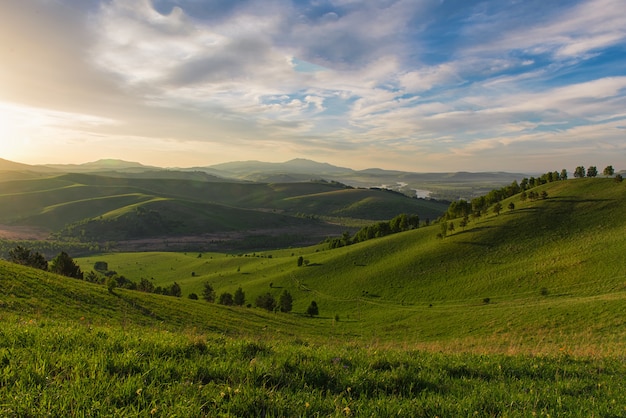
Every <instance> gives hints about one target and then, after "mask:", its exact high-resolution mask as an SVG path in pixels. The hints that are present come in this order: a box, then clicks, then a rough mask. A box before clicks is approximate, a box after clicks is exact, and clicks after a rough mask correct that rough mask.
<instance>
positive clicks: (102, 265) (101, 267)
mask: <svg viewBox="0 0 626 418" xmlns="http://www.w3.org/2000/svg"><path fill="white" fill-rule="evenodd" d="M93 269H94V270H96V271H100V272H105V271H108V270H109V264H108V263H107V262H106V261H96V262H95V263H94V264H93Z"/></svg>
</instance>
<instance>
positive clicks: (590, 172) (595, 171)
mask: <svg viewBox="0 0 626 418" xmlns="http://www.w3.org/2000/svg"><path fill="white" fill-rule="evenodd" d="M597 175H598V169H597V168H596V166H595V165H590V166H589V168H588V169H587V177H596V176H597Z"/></svg>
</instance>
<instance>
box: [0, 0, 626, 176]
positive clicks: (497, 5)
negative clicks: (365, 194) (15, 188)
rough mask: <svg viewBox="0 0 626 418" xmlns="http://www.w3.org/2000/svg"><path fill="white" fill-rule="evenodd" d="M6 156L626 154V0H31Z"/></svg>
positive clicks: (9, 77)
mask: <svg viewBox="0 0 626 418" xmlns="http://www.w3.org/2000/svg"><path fill="white" fill-rule="evenodd" d="M3 6H4V7H3V10H2V11H3V13H2V14H0V57H1V59H2V66H0V158H4V159H7V160H10V161H14V162H19V163H23V164H83V163H87V162H93V161H96V160H99V159H101V158H111V159H121V160H125V161H136V162H140V163H141V164H144V165H149V166H157V167H164V168H167V167H194V166H210V165H215V164H220V163H226V162H233V161H249V160H255V161H262V162H274V163H278V162H286V161H288V160H292V159H295V158H306V159H310V160H313V161H317V162H325V163H329V164H332V165H335V166H340V167H348V168H352V169H355V170H360V169H366V168H382V169H387V170H401V171H410V172H453V171H454V172H456V171H471V172H479V171H507V172H522V173H528V172H545V171H548V170H557V169H558V170H560V169H561V168H566V169H567V170H568V171H570V172H573V170H574V168H575V167H576V166H579V165H584V166H585V167H587V166H589V165H595V166H597V167H598V169H599V170H602V168H604V167H605V166H607V165H613V167H615V169H616V170H620V169H623V168H624V167H625V166H626V142H625V141H624V137H625V135H624V134H625V133H626V112H625V111H624V109H625V108H626V30H625V29H624V28H626V16H624V14H623V13H620V11H621V8H622V7H623V2H621V1H620V0H576V1H567V2H565V1H555V2H539V1H525V2H515V1H513V2H509V3H505V2H499V1H478V0H470V1H458V0H424V1H419V2H415V1H406V0H385V1H363V2H357V1H350V0H315V1H313V0H311V1H306V0H304V1H300V0H272V1H261V0H242V1H239V2H230V1H223V0H207V1H203V2H198V1H196V0H138V1H135V2H126V1H122V0H107V1H104V0H56V1H48V0H31V1H27V2H24V1H22V2H7V4H3Z"/></svg>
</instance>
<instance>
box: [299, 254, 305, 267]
mask: <svg viewBox="0 0 626 418" xmlns="http://www.w3.org/2000/svg"><path fill="white" fill-rule="evenodd" d="M302 263H304V257H302V256H300V257H298V267H302Z"/></svg>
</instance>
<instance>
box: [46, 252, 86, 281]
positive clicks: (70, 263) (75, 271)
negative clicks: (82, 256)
mask: <svg viewBox="0 0 626 418" xmlns="http://www.w3.org/2000/svg"><path fill="white" fill-rule="evenodd" d="M50 271H51V272H53V273H57V274H61V275H63V276H67V277H73V278H75V279H80V280H82V279H83V272H82V271H81V270H80V267H79V266H78V264H76V263H75V262H74V260H73V259H72V257H70V256H69V255H68V254H67V253H66V252H64V251H62V252H61V253H60V254H59V255H57V256H56V257H55V258H54V259H53V260H52V262H51V263H50Z"/></svg>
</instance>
